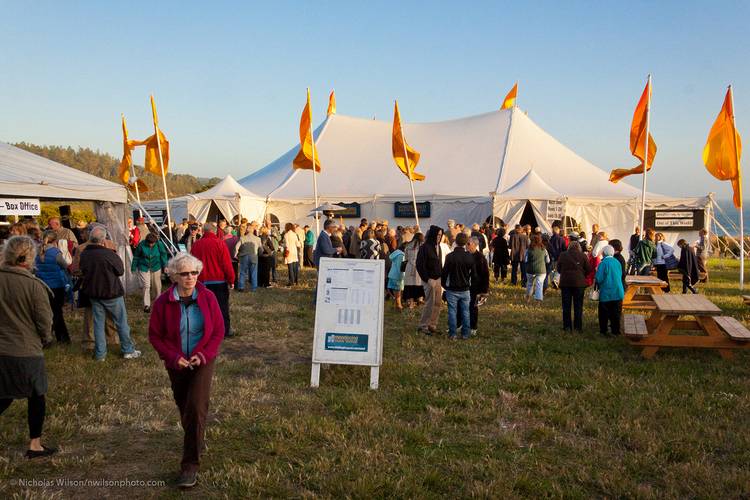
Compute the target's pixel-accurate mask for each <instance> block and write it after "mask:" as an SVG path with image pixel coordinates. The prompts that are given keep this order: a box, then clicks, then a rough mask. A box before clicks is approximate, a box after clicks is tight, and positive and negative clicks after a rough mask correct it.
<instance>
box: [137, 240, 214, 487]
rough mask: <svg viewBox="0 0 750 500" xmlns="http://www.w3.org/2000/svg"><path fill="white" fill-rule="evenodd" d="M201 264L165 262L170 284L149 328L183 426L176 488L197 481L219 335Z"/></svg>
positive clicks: (188, 259)
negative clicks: (201, 281)
mask: <svg viewBox="0 0 750 500" xmlns="http://www.w3.org/2000/svg"><path fill="white" fill-rule="evenodd" d="M202 268H203V263H201V261H200V260H198V259H196V258H195V257H193V256H192V255H190V254H188V253H179V254H177V255H176V256H175V257H173V258H172V259H171V260H170V261H169V262H168V263H167V268H166V272H167V274H168V275H169V277H170V278H171V279H172V281H173V282H174V284H173V285H172V286H171V287H170V288H169V289H168V290H167V291H166V292H164V293H163V294H161V295H160V296H159V297H158V298H157V299H156V301H155V302H154V305H153V308H152V312H151V319H150V321H149V328H148V338H149V341H150V342H151V345H153V346H154V349H156V352H158V353H159V357H160V358H161V359H162V360H163V361H164V366H165V367H166V368H167V373H168V374H169V380H170V382H171V384H172V393H173V395H174V400H175V403H177V408H178V409H179V410H180V419H181V421H182V428H183V430H184V431H185V439H184V443H183V451H182V465H181V472H180V476H179V479H178V482H177V486H179V487H180V488H191V487H193V486H194V485H195V483H196V480H197V475H198V467H199V464H200V453H201V451H202V449H203V437H204V433H205V428H206V416H207V414H208V403H209V398H210V392H211V379H212V377H213V373H214V358H216V356H217V354H218V353H219V345H220V344H221V341H222V339H223V338H224V319H223V317H222V315H221V309H220V308H219V303H218V301H217V300H216V297H215V296H214V294H213V292H211V291H210V290H209V289H208V288H206V287H205V286H204V285H202V284H201V283H198V275H199V274H200V272H201V270H202Z"/></svg>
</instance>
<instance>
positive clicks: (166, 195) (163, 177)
mask: <svg viewBox="0 0 750 500" xmlns="http://www.w3.org/2000/svg"><path fill="white" fill-rule="evenodd" d="M151 112H152V113H153V115H154V135H155V136H156V146H157V148H158V151H159V167H160V168H161V183H162V186H163V187H164V203H166V206H167V230H168V231H169V240H170V241H172V238H173V237H174V234H173V233H172V213H171V212H170V210H169V193H168V192H167V174H166V172H164V160H162V157H161V138H159V124H157V123H156V107H155V106H154V95H153V94H151ZM173 244H174V243H173Z"/></svg>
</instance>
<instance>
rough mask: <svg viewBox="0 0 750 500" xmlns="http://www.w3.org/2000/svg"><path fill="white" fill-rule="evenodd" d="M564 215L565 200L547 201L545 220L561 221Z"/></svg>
mask: <svg viewBox="0 0 750 500" xmlns="http://www.w3.org/2000/svg"><path fill="white" fill-rule="evenodd" d="M563 217H565V200H549V201H548V202H547V220H548V221H550V222H554V221H556V220H559V221H562V220H563Z"/></svg>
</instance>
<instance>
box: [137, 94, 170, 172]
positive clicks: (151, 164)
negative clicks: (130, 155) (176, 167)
mask: <svg viewBox="0 0 750 500" xmlns="http://www.w3.org/2000/svg"><path fill="white" fill-rule="evenodd" d="M151 114H152V116H153V120H154V127H156V129H157V130H158V131H159V139H158V140H157V138H156V134H154V135H152V136H150V137H149V138H148V139H146V140H145V141H141V142H140V143H139V144H138V145H139V146H140V145H144V146H146V160H145V162H144V163H143V168H145V169H146V170H147V171H149V172H151V173H152V174H155V175H161V174H162V172H161V165H160V164H159V142H161V160H162V163H163V164H164V175H167V171H168V170H169V141H168V140H167V138H166V137H165V136H164V133H163V132H162V131H161V129H160V128H159V117H158V116H157V114H156V104H155V103H154V96H151Z"/></svg>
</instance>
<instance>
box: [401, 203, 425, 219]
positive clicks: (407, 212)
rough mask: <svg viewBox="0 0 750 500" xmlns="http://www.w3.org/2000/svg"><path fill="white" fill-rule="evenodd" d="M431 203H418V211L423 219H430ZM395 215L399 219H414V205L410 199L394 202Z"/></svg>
mask: <svg viewBox="0 0 750 500" xmlns="http://www.w3.org/2000/svg"><path fill="white" fill-rule="evenodd" d="M431 209H432V207H431V205H430V202H429V201H423V202H421V203H417V213H418V214H419V216H420V217H422V218H423V219H429V218H430V213H431ZM393 216H394V217H395V218H397V219H413V218H414V205H413V204H412V202H410V201H406V202H400V201H397V202H396V203H394V204H393Z"/></svg>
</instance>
